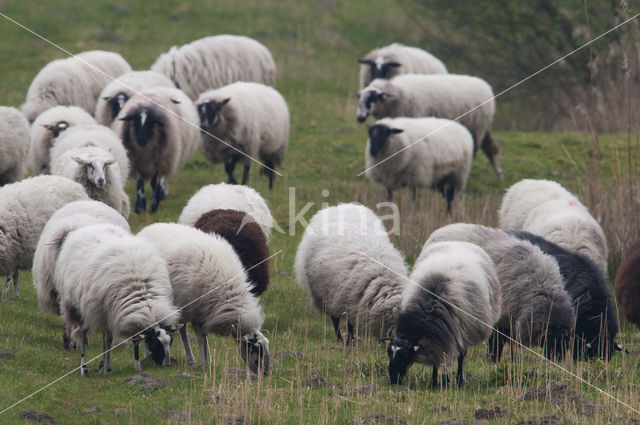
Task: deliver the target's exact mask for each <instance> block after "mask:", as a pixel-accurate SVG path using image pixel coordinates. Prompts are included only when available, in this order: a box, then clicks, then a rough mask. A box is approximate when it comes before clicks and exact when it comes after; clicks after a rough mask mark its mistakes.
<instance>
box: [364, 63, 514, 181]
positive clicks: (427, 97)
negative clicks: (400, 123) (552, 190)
mask: <svg viewBox="0 0 640 425" xmlns="http://www.w3.org/2000/svg"><path fill="white" fill-rule="evenodd" d="M358 96H359V97H360V101H359V102H358V112H357V118H358V121H360V122H364V121H365V120H366V119H367V117H368V116H369V114H371V115H373V116H374V117H375V118H383V117H429V116H434V117H438V118H447V119H450V120H456V121H459V122H460V124H462V125H464V126H465V127H467V128H468V129H469V132H470V133H471V135H472V136H473V152H474V156H475V152H476V151H477V150H478V146H480V147H481V148H482V150H483V152H484V153H485V155H486V156H487V158H488V159H489V161H490V162H491V165H492V166H493V169H494V170H495V172H496V174H497V175H498V177H499V178H500V179H502V175H503V171H502V168H501V167H500V165H499V164H498V162H497V159H496V156H497V155H498V153H499V152H500V146H499V145H498V142H497V141H496V140H495V139H493V137H492V136H491V132H490V131H489V129H490V127H491V121H492V120H493V114H494V112H495V102H494V96H493V90H492V89H491V86H490V85H489V84H487V82H486V81H484V80H482V79H480V78H477V77H472V76H469V75H453V74H443V75H422V74H404V75H398V76H397V77H395V78H393V79H392V80H381V79H377V80H374V81H372V82H371V83H370V84H369V85H368V86H367V87H365V88H363V89H362V90H360V91H359V92H358Z"/></svg>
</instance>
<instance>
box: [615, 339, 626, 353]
mask: <svg viewBox="0 0 640 425" xmlns="http://www.w3.org/2000/svg"><path fill="white" fill-rule="evenodd" d="M614 348H615V351H624V352H625V353H626V354H629V350H627V349H626V348H624V347H623V346H622V345H620V344H618V343H617V342H616V344H615V345H614Z"/></svg>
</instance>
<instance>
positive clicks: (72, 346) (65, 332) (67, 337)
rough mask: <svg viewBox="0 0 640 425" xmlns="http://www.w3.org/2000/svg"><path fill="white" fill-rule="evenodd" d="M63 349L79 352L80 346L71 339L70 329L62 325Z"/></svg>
mask: <svg viewBox="0 0 640 425" xmlns="http://www.w3.org/2000/svg"><path fill="white" fill-rule="evenodd" d="M62 348H63V349H65V350H77V349H78V344H76V342H75V341H74V340H73V339H72V338H71V334H70V332H69V328H68V327H67V326H66V325H62Z"/></svg>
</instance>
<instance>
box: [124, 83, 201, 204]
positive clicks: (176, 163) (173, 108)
mask: <svg viewBox="0 0 640 425" xmlns="http://www.w3.org/2000/svg"><path fill="white" fill-rule="evenodd" d="M113 128H114V130H115V132H116V134H117V135H118V137H120V139H121V140H122V143H123V144H124V147H125V148H126V149H127V152H128V156H129V159H130V160H131V167H132V171H133V172H135V174H136V179H137V182H136V190H137V192H136V203H135V208H134V211H135V212H136V213H140V212H141V211H143V210H146V209H147V200H146V197H145V194H144V182H145V180H150V181H151V188H152V190H153V199H152V201H151V212H152V213H153V212H156V211H157V209H158V204H159V203H160V201H162V200H163V199H164V198H165V197H166V196H167V180H168V179H169V177H171V176H173V175H174V174H175V173H176V172H177V171H178V168H179V167H181V166H182V165H183V164H184V163H186V162H187V160H188V159H189V157H190V156H191V155H192V154H193V152H194V151H195V149H196V147H197V146H198V143H200V127H199V121H198V112H197V111H196V108H195V106H194V105H193V102H191V100H190V99H189V98H188V97H187V95H185V94H184V93H183V92H182V91H181V90H178V89H175V88H170V87H156V88H154V89H149V90H146V91H144V92H142V93H140V94H137V95H135V96H134V97H132V98H131V99H129V101H127V103H126V104H125V105H124V107H123V109H122V110H121V111H120V114H119V115H118V118H117V120H116V121H115V122H114V124H113Z"/></svg>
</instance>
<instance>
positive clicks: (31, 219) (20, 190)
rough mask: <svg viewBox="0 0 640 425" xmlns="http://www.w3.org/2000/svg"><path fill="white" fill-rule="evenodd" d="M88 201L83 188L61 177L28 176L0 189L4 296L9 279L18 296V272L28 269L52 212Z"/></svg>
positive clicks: (0, 268) (0, 270) (0, 263)
mask: <svg viewBox="0 0 640 425" xmlns="http://www.w3.org/2000/svg"><path fill="white" fill-rule="evenodd" d="M87 199H89V197H88V196H87V194H86V192H85V191H84V188H83V187H82V185H80V184H79V183H76V182H74V181H73V180H69V179H67V178H65V177H60V176H36V177H30V178H27V179H24V180H21V181H19V182H17V183H11V184H8V185H6V186H3V187H2V188H0V276H7V280H6V283H5V286H4V290H3V292H2V295H3V297H6V296H7V294H8V293H9V286H10V281H11V278H13V288H14V293H15V294H16V295H18V294H19V291H18V270H19V269H22V270H25V269H30V268H31V265H32V262H33V253H34V251H35V249H36V245H37V243H38V239H39V238H40V233H42V229H43V228H44V226H45V225H46V224H47V221H48V220H49V218H50V217H51V216H52V215H53V213H54V212H55V211H56V210H57V209H58V208H60V207H62V206H63V205H65V204H67V203H69V202H73V201H81V200H87Z"/></svg>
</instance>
